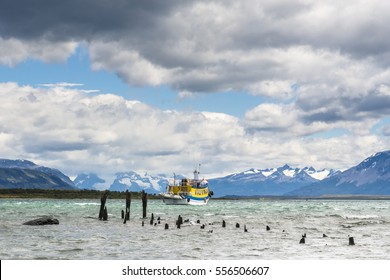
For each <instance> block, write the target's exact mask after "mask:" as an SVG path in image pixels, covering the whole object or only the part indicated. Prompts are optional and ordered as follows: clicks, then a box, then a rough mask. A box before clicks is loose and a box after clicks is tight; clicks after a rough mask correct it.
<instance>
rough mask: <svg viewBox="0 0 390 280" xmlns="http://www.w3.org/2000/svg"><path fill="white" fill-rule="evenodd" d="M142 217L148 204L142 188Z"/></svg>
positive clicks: (144, 215)
mask: <svg viewBox="0 0 390 280" xmlns="http://www.w3.org/2000/svg"><path fill="white" fill-rule="evenodd" d="M141 193H142V218H146V206H147V205H148V194H147V193H146V192H145V191H144V190H142V192H141Z"/></svg>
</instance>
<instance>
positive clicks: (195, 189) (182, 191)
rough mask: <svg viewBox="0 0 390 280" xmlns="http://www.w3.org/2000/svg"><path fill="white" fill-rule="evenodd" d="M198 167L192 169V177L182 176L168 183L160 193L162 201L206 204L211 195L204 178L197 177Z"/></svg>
mask: <svg viewBox="0 0 390 280" xmlns="http://www.w3.org/2000/svg"><path fill="white" fill-rule="evenodd" d="M199 174H200V172H199V169H195V171H194V179H187V178H182V179H181V180H176V175H174V179H173V183H169V182H168V185H167V187H166V190H165V192H164V193H160V197H162V199H163V202H164V203H165V204H170V205H206V204H207V202H208V201H209V199H210V198H211V196H212V195H213V192H212V191H209V184H208V181H207V180H206V179H199Z"/></svg>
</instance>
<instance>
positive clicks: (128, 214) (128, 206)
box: [125, 190, 131, 221]
mask: <svg viewBox="0 0 390 280" xmlns="http://www.w3.org/2000/svg"><path fill="white" fill-rule="evenodd" d="M130 204H131V192H129V190H126V217H125V220H126V221H129V220H130Z"/></svg>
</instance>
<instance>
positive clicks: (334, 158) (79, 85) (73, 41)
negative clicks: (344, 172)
mask: <svg viewBox="0 0 390 280" xmlns="http://www.w3.org/2000/svg"><path fill="white" fill-rule="evenodd" d="M389 15H390V2H388V1H382V0H372V1H356V0H353V1H352V0H345V1H333V0H323V1H314V0H301V1H298V0H263V1H258V0H243V1H233V0H207V1H191V0H185V1H183V0H165V1H160V0H150V1H146V0H116V1H108V0H67V1H59V0H58V1H57V0H34V1H31V0H2V1H1V2H0V157H1V158H9V159H28V160H32V161H34V162H35V163H37V164H41V165H45V166H49V167H54V168H58V169H60V170H61V171H63V172H64V173H65V174H66V175H68V176H70V177H72V178H73V177H75V176H76V175H77V174H79V173H82V172H93V173H96V174H98V175H99V176H100V177H102V178H106V179H107V180H110V179H109V178H113V177H114V176H115V173H116V172H123V171H130V170H135V171H147V172H148V173H150V174H158V173H165V174H170V173H173V172H176V173H182V174H191V172H192V170H193V169H194V168H195V167H196V166H197V165H198V164H199V163H200V164H201V168H202V170H201V172H202V173H203V174H205V176H208V177H216V176H222V175H227V174H229V173H233V172H240V171H244V170H246V169H248V168H252V167H254V168H272V167H278V166H282V165H284V164H289V165H291V166H293V167H305V166H313V167H314V168H316V169H322V168H335V169H346V168H349V167H351V166H353V165H356V164H358V163H359V162H360V161H362V160H363V159H364V158H366V157H368V156H370V155H371V154H373V153H375V152H378V151H383V150H388V149H390V69H389V65H390V37H389V36H388V34H390V16H389Z"/></svg>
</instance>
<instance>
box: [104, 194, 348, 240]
mask: <svg viewBox="0 0 390 280" xmlns="http://www.w3.org/2000/svg"><path fill="white" fill-rule="evenodd" d="M108 193H109V192H108V190H106V191H104V192H103V193H102V195H101V197H100V211H99V220H103V221H107V216H108V214H107V207H106V200H107V197H108ZM141 198H142V218H146V207H147V204H148V194H147V193H146V192H145V191H142V192H141ZM130 204H131V193H130V192H129V191H128V190H126V212H125V211H123V210H122V219H123V223H124V224H125V223H126V221H129V220H130ZM157 221H158V224H160V217H158V218H157ZM187 221H188V220H187ZM197 223H200V221H199V220H198V221H197ZM150 224H151V225H153V224H154V215H153V213H152V216H151V219H150ZM156 224H157V223H156ZM156 224H154V225H156ZM182 224H183V218H182V216H181V215H179V217H178V219H177V220H176V227H177V228H178V229H180V226H181V225H182ZM142 226H144V221H142ZM222 227H223V228H225V227H226V222H225V220H223V221H222ZM239 227H240V224H239V223H236V228H239ZM164 228H165V229H166V230H167V229H169V225H168V224H165V226H164ZM204 228H205V225H204V224H203V225H201V229H204ZM266 230H267V231H270V230H271V228H270V227H269V226H268V225H267V226H266ZM212 232H213V230H210V231H209V233H212ZM244 232H248V229H247V228H246V225H244ZM283 232H284V230H283ZM323 237H328V236H327V235H326V234H323ZM348 238H349V245H355V240H354V238H353V237H351V236H348ZM305 239H306V233H305V234H303V235H302V238H301V240H300V241H299V243H300V244H305Z"/></svg>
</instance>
